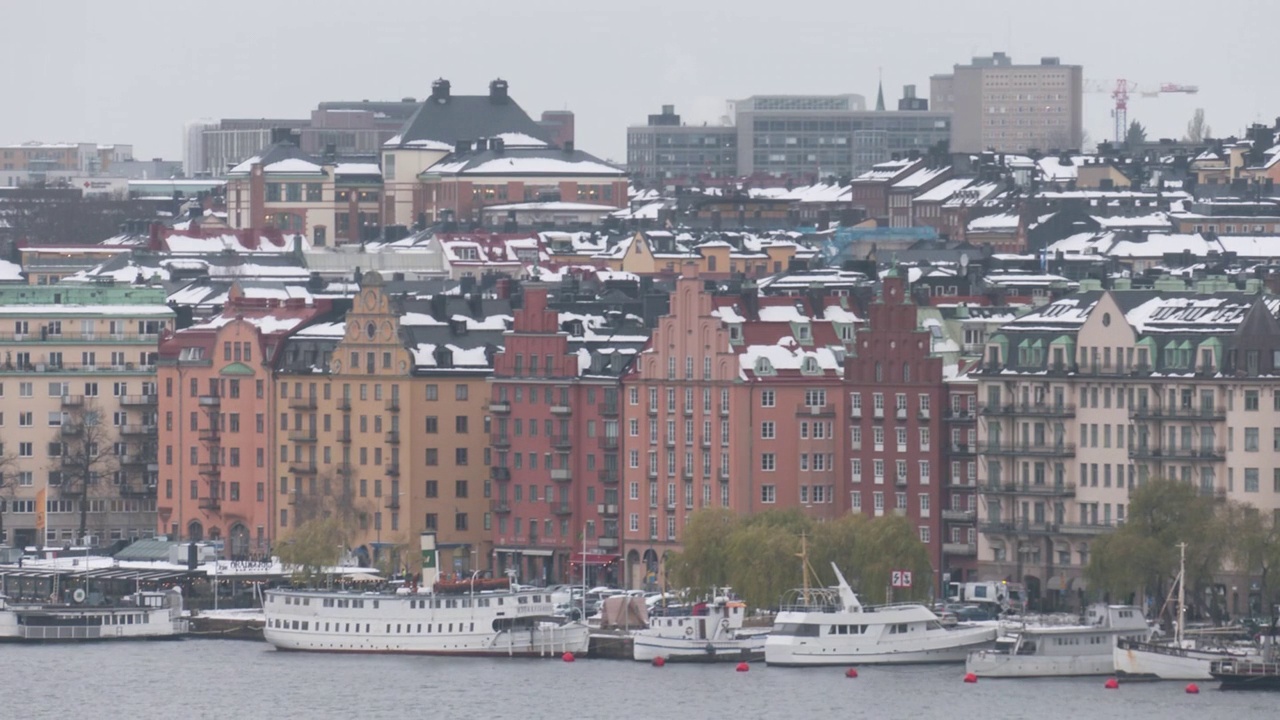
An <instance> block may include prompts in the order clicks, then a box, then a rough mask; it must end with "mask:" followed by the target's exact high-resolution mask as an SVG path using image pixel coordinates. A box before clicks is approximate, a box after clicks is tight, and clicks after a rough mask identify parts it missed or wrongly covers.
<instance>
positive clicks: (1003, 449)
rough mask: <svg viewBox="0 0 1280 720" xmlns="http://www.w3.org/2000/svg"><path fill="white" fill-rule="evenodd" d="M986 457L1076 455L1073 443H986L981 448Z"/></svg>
mask: <svg viewBox="0 0 1280 720" xmlns="http://www.w3.org/2000/svg"><path fill="white" fill-rule="evenodd" d="M982 452H984V453H986V454H987V455H1027V456H1035V457H1072V456H1074V455H1075V454H1076V446H1075V443H1058V442H1055V443H1044V444H1041V445H1036V444H1034V443H1027V444H1025V445H1024V444H1022V443H1004V444H1001V443H987V444H986V445H983V446H982Z"/></svg>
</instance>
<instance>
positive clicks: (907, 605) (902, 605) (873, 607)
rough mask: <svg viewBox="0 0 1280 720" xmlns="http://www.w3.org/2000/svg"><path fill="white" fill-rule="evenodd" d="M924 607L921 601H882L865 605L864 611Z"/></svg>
mask: <svg viewBox="0 0 1280 720" xmlns="http://www.w3.org/2000/svg"><path fill="white" fill-rule="evenodd" d="M914 607H924V603H920V602H895V603H881V604H879V605H863V606H862V612H880V611H882V610H900V609H902V608H914Z"/></svg>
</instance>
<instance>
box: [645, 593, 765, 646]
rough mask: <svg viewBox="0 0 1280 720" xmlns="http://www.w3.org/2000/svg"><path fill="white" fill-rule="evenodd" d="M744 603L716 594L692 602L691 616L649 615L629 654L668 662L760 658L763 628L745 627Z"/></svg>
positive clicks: (763, 640)
mask: <svg viewBox="0 0 1280 720" xmlns="http://www.w3.org/2000/svg"><path fill="white" fill-rule="evenodd" d="M746 607H747V606H746V604H745V603H741V602H737V601H734V600H730V599H729V598H728V596H727V594H724V595H717V596H716V597H714V598H713V599H712V600H711V601H710V602H707V603H699V604H697V605H694V607H693V614H692V615H677V616H658V617H651V618H649V626H648V627H646V628H644V629H643V630H638V631H636V633H635V635H634V638H633V650H632V657H633V658H634V659H636V660H642V661H646V662H647V661H651V660H653V659H654V658H658V657H661V658H662V659H663V660H666V661H668V662H743V661H746V662H751V661H755V660H762V659H764V643H765V637H766V636H767V635H768V630H767V629H762V630H746V629H744V628H743V619H744V617H745V615H746Z"/></svg>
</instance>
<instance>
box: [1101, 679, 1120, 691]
mask: <svg viewBox="0 0 1280 720" xmlns="http://www.w3.org/2000/svg"><path fill="white" fill-rule="evenodd" d="M1102 687H1103V688H1105V689H1107V690H1115V689H1116V688H1118V687H1120V681H1119V680H1116V679H1115V678H1107V682H1106V684H1104V685H1103V686H1102Z"/></svg>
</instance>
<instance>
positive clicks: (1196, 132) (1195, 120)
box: [1183, 108, 1213, 143]
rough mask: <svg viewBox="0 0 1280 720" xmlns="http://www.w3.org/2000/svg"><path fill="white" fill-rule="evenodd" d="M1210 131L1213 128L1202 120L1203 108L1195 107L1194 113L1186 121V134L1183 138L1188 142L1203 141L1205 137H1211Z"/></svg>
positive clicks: (1211, 131)
mask: <svg viewBox="0 0 1280 720" xmlns="http://www.w3.org/2000/svg"><path fill="white" fill-rule="evenodd" d="M1212 133H1213V130H1212V129H1211V128H1210V127H1209V126H1208V125H1206V124H1205V121H1204V108H1196V113H1195V115H1192V116H1191V120H1189V121H1188V122H1187V135H1186V137H1184V138H1183V139H1184V140H1186V141H1187V142H1189V143H1199V142H1204V140H1205V139H1206V138H1208V137H1212Z"/></svg>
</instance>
